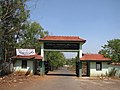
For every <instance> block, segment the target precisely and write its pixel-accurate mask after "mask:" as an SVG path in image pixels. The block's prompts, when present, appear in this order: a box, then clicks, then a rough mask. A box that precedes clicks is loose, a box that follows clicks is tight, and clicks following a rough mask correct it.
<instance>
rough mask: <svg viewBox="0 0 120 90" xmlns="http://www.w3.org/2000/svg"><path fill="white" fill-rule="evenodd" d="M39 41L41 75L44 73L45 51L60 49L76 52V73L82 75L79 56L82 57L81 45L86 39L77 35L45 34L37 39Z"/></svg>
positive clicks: (61, 50)
mask: <svg viewBox="0 0 120 90" xmlns="http://www.w3.org/2000/svg"><path fill="white" fill-rule="evenodd" d="M39 41H40V43H41V56H42V57H43V58H42V63H41V69H40V70H41V72H40V73H41V75H42V76H43V75H44V74H45V65H44V62H45V55H44V52H45V51H60V52H77V63H76V75H77V76H78V77H81V76H82V63H81V61H80V58H81V57H82V45H83V44H84V43H85V42H86V40H84V39H82V38H80V37H78V36H46V37H44V38H40V39H39Z"/></svg>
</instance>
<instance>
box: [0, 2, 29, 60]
mask: <svg viewBox="0 0 120 90" xmlns="http://www.w3.org/2000/svg"><path fill="white" fill-rule="evenodd" d="M25 3H26V0H0V43H1V48H2V52H3V55H4V60H5V61H6V59H7V58H8V55H11V54H10V53H9V51H10V50H12V51H13V49H14V48H15V44H16V39H17V37H16V36H17V33H18V31H19V30H21V29H23V25H24V23H25V21H26V20H27V18H28V17H29V10H27V9H26V4H25ZM10 52H11V51H10Z"/></svg>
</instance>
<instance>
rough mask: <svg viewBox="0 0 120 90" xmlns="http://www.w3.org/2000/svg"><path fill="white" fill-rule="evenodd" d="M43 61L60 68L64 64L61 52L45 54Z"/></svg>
mask: <svg viewBox="0 0 120 90" xmlns="http://www.w3.org/2000/svg"><path fill="white" fill-rule="evenodd" d="M45 60H48V61H49V62H50V65H52V66H55V67H60V66H63V65H64V64H65V57H64V55H63V53H61V52H57V51H54V52H45Z"/></svg>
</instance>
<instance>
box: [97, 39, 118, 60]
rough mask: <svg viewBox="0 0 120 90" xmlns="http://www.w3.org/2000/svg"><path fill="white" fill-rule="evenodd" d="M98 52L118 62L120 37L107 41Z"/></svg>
mask: <svg viewBox="0 0 120 90" xmlns="http://www.w3.org/2000/svg"><path fill="white" fill-rule="evenodd" d="M99 53H100V54H103V55H104V56H105V57H109V58H111V59H112V61H113V62H120V39H113V40H109V41H107V44H105V45H104V46H102V49H101V50H100V51H99Z"/></svg>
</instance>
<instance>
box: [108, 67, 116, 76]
mask: <svg viewBox="0 0 120 90" xmlns="http://www.w3.org/2000/svg"><path fill="white" fill-rule="evenodd" d="M116 72H117V70H116V69H115V68H112V69H111V71H109V72H108V74H106V75H107V76H108V77H113V76H115V74H116Z"/></svg>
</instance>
